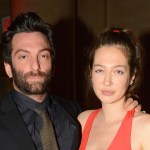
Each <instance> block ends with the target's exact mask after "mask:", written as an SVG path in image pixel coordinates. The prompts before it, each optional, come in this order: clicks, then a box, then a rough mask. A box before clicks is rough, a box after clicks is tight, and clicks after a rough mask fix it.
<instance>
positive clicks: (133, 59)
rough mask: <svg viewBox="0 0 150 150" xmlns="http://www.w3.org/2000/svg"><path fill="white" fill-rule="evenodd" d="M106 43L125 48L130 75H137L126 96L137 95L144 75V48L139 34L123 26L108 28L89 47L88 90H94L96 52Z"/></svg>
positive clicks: (86, 75)
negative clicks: (93, 72)
mask: <svg viewBox="0 0 150 150" xmlns="http://www.w3.org/2000/svg"><path fill="white" fill-rule="evenodd" d="M106 45H108V46H109V45H119V46H121V47H122V48H123V52H124V53H125V55H126V56H127V57H128V63H129V67H130V76H131V77H132V76H133V75H135V79H134V81H133V83H132V84H131V85H130V86H129V88H128V90H127V92H126V96H127V97H137V91H138V90H139V87H140V84H141V80H142V77H143V61H142V60H143V58H142V57H143V49H142V47H141V44H140V42H139V39H138V38H137V36H136V35H135V34H133V32H131V31H130V30H129V29H122V28H108V29H106V30H105V31H104V32H102V33H100V34H99V35H98V37H97V38H96V39H95V40H94V42H93V43H92V45H91V47H90V48H89V51H88V54H87V56H88V59H87V64H86V71H85V77H86V80H87V89H86V92H87V93H89V91H91V90H92V91H93V88H92V84H91V70H92V67H93V61H94V56H95V52H96V50H97V49H98V48H100V47H102V46H106Z"/></svg>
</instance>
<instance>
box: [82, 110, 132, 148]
mask: <svg viewBox="0 0 150 150" xmlns="http://www.w3.org/2000/svg"><path fill="white" fill-rule="evenodd" d="M99 112H100V109H97V110H95V111H93V112H92V113H91V114H90V115H89V117H88V119H87V122H86V124H85V127H84V130H83V133H82V140H81V145H80V148H79V150H86V145H87V142H88V138H89V134H90V130H91V128H92V124H93V122H94V119H95V117H96V116H97V114H98V113H99ZM133 116H134V110H131V111H128V112H127V113H126V115H125V117H124V119H123V121H122V123H121V125H120V127H119V129H118V131H117V133H116V135H115V138H114V139H113V141H112V143H111V144H110V146H109V148H108V150H131V128H132V120H133Z"/></svg>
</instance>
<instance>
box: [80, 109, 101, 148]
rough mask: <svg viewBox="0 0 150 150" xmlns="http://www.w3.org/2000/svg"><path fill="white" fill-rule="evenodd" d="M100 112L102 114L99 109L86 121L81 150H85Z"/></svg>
mask: <svg viewBox="0 0 150 150" xmlns="http://www.w3.org/2000/svg"><path fill="white" fill-rule="evenodd" d="M99 112H100V109H97V110H95V111H93V112H92V113H91V114H90V115H89V117H88V119H87V121H86V124H85V127H84V129H83V133H82V140H81V145H80V148H79V150H85V148H86V145H87V142H88V138H89V134H90V130H91V128H92V125H93V122H94V119H95V117H96V116H97V114H98V113H99Z"/></svg>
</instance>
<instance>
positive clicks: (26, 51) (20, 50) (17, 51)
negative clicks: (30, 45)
mask: <svg viewBox="0 0 150 150" xmlns="http://www.w3.org/2000/svg"><path fill="white" fill-rule="evenodd" d="M19 52H25V53H29V51H28V50H25V49H18V50H16V52H15V55H16V54H17V53H19Z"/></svg>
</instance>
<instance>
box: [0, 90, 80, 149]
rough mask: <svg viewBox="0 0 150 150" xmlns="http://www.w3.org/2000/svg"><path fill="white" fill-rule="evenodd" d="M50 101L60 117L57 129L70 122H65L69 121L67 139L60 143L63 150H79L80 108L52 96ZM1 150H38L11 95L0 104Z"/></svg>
mask: <svg viewBox="0 0 150 150" xmlns="http://www.w3.org/2000/svg"><path fill="white" fill-rule="evenodd" d="M50 99H51V100H52V103H53V104H54V105H55V107H56V109H57V111H56V112H55V113H56V116H59V118H58V119H59V121H60V126H59V127H57V128H60V129H61V130H63V126H64V127H65V125H66V124H65V122H68V121H65V120H69V129H68V131H67V132H66V137H64V138H63V139H61V141H60V143H59V144H61V145H63V148H61V149H62V150H78V147H79V143H80V138H81V131H80V126H79V124H78V122H77V121H76V117H77V115H78V114H79V112H80V108H79V107H78V105H77V104H76V103H73V102H70V101H64V100H61V99H60V98H58V97H55V96H50ZM64 118H65V119H64ZM61 149H60V150H61ZM0 150H36V148H35V145H34V143H33V141H32V138H31V136H30V134H29V132H28V129H27V128H26V125H25V123H24V121H23V119H22V117H21V114H20V112H19V110H18V108H17V106H16V104H15V103H14V101H13V99H12V96H11V93H10V94H9V95H8V96H7V97H5V98H3V99H2V100H1V104H0Z"/></svg>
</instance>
